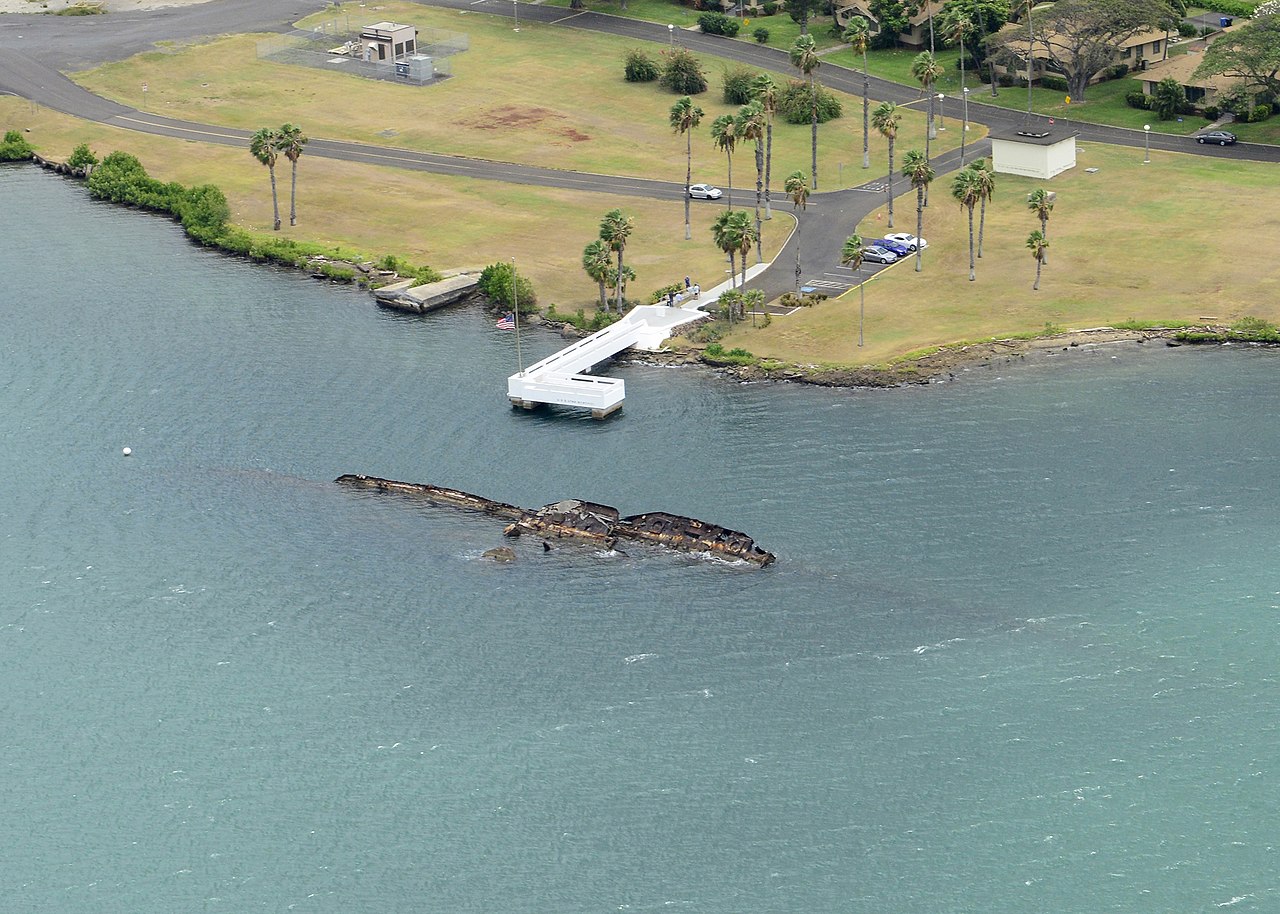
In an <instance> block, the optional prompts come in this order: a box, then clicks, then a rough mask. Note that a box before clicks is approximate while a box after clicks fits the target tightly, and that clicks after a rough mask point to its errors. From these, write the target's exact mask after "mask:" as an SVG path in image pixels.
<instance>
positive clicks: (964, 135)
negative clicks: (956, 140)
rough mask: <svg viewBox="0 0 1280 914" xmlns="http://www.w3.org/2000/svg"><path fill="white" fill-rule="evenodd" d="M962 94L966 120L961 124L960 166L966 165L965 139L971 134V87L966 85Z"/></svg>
mask: <svg viewBox="0 0 1280 914" xmlns="http://www.w3.org/2000/svg"><path fill="white" fill-rule="evenodd" d="M960 94H961V95H962V96H963V97H964V122H963V123H962V124H961V125H960V166H961V167H964V141H965V139H966V138H967V137H968V136H969V87H968V86H965V87H964V88H963V89H962V90H961V91H960Z"/></svg>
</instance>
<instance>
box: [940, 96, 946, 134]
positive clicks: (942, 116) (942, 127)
mask: <svg viewBox="0 0 1280 914" xmlns="http://www.w3.org/2000/svg"><path fill="white" fill-rule="evenodd" d="M945 100H946V96H945V95H943V94H942V93H941V92H939V93H938V129H939V130H946V129H947V118H946V115H945V114H944V113H943V110H942V103H943V101H945Z"/></svg>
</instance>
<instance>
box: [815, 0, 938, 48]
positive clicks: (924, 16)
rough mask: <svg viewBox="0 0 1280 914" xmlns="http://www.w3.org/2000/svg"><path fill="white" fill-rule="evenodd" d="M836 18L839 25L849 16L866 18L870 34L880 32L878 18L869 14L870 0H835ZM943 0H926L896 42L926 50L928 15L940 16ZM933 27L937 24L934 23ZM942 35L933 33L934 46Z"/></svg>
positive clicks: (936, 46) (846, 21) (844, 22)
mask: <svg viewBox="0 0 1280 914" xmlns="http://www.w3.org/2000/svg"><path fill="white" fill-rule="evenodd" d="M835 6H836V18H837V19H839V20H840V24H841V26H844V25H846V24H847V23H848V22H849V18H850V17H851V16H861V17H862V18H863V19H865V20H867V23H868V31H869V32H870V33H871V34H872V35H878V34H880V28H881V26H880V20H878V19H877V18H876V17H875V16H873V15H872V14H871V0H835ZM944 6H946V2H945V0H926V2H924V3H922V4H921V5H920V9H919V10H917V11H916V13H915V15H914V16H912V17H911V19H910V22H911V29H910V30H909V31H906V32H903V33H902V34H901V35H899V36H898V42H899V43H900V44H903V45H906V46H907V47H908V48H914V49H916V50H927V49H928V47H929V17H930V16H941V15H942V8H943V7H944ZM934 25H935V28H936V27H937V24H936V23H935V24H934ZM942 44H943V42H942V36H941V35H939V34H937V33H936V32H935V33H934V46H935V48H941V47H942Z"/></svg>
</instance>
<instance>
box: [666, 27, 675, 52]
mask: <svg viewBox="0 0 1280 914" xmlns="http://www.w3.org/2000/svg"><path fill="white" fill-rule="evenodd" d="M675 46H676V27H675V24H674V23H671V22H668V23H667V47H669V48H674V47H675Z"/></svg>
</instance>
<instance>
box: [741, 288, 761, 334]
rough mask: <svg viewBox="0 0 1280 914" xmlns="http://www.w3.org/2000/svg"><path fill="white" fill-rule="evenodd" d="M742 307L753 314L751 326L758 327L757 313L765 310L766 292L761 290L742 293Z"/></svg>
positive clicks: (749, 290)
mask: <svg viewBox="0 0 1280 914" xmlns="http://www.w3.org/2000/svg"><path fill="white" fill-rule="evenodd" d="M742 305H743V307H744V308H746V309H747V310H748V311H750V312H751V326H752V327H754V326H755V325H756V312H758V311H761V310H763V309H764V292H763V291H761V290H760V289H748V290H747V291H746V292H743V293H742Z"/></svg>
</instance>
